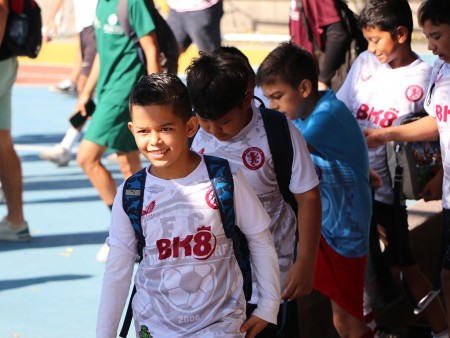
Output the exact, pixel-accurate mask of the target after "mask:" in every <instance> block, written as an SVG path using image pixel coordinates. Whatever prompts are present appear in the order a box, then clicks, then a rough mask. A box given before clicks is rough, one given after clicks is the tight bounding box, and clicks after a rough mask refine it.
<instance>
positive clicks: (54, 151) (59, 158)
mask: <svg viewBox="0 0 450 338" xmlns="http://www.w3.org/2000/svg"><path fill="white" fill-rule="evenodd" d="M39 157H40V158H41V159H43V160H47V161H50V162H53V163H56V164H57V165H58V166H59V167H67V166H68V165H69V162H70V160H71V159H72V153H71V152H70V151H68V150H67V149H65V148H63V146H62V145H60V144H55V145H54V146H53V147H51V148H48V149H45V150H43V151H41V153H40V154H39Z"/></svg>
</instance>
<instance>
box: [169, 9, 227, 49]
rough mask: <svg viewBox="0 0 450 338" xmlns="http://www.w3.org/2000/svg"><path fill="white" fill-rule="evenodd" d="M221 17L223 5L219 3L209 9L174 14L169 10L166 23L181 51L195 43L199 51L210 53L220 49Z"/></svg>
mask: <svg viewBox="0 0 450 338" xmlns="http://www.w3.org/2000/svg"><path fill="white" fill-rule="evenodd" d="M222 15H223V3H222V1H219V2H218V3H217V4H215V5H214V6H211V7H209V8H206V9H203V10H199V11H192V12H176V11H174V10H172V9H170V12H169V16H168V18H167V23H168V24H169V26H170V28H171V29H172V31H173V34H174V35H175V38H176V40H177V42H178V45H179V46H180V50H181V51H185V50H186V49H187V48H188V47H189V46H190V45H191V43H192V42H193V43H195V44H196V45H197V48H198V50H199V51H205V52H212V51H213V50H214V49H217V48H219V47H220V44H221V36H220V19H221V18H222Z"/></svg>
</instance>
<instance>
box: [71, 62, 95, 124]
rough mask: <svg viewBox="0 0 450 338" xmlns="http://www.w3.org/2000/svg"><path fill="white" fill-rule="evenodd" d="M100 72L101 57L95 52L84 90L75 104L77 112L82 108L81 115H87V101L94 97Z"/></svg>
mask: <svg viewBox="0 0 450 338" xmlns="http://www.w3.org/2000/svg"><path fill="white" fill-rule="evenodd" d="M99 74H100V57H99V54H98V53H97V54H95V58H94V62H93V63H92V68H91V71H90V72H89V76H88V78H87V80H86V83H85V85H84V87H83V91H82V92H81V93H79V94H78V102H77V104H76V106H75V112H78V111H80V110H81V115H83V116H86V115H87V114H86V108H85V105H86V103H87V102H88V101H89V100H90V99H91V98H92V96H93V95H94V91H95V86H96V85H97V81H98V76H99Z"/></svg>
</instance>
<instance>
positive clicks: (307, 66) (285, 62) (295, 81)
mask: <svg viewBox="0 0 450 338" xmlns="http://www.w3.org/2000/svg"><path fill="white" fill-rule="evenodd" d="M305 79H306V80H309V81H311V83H312V85H313V87H314V88H315V89H317V82H318V70H317V65H316V61H315V59H314V57H313V56H312V55H311V53H309V52H308V51H307V50H306V49H304V48H302V47H300V46H297V45H296V44H294V43H292V42H283V43H281V44H279V45H278V47H276V48H275V49H274V50H273V51H271V52H270V53H269V55H267V56H266V58H265V59H264V61H263V62H262V63H261V65H260V66H259V68H258V71H257V72H256V84H257V85H258V86H262V85H264V84H271V83H274V82H276V81H282V82H285V83H287V84H289V85H290V86H292V87H293V88H296V87H298V85H299V84H300V82H302V81H303V80H305Z"/></svg>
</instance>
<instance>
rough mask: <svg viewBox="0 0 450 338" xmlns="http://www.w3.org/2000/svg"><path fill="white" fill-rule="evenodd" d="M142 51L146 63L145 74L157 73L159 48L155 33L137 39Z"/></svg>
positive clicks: (158, 70)
mask: <svg viewBox="0 0 450 338" xmlns="http://www.w3.org/2000/svg"><path fill="white" fill-rule="evenodd" d="M139 43H140V44H141V47H142V50H143V51H144V54H145V60H146V62H147V74H152V73H159V72H160V71H161V67H160V63H159V46H158V40H157V38H156V31H154V30H153V31H151V32H150V33H148V34H146V35H144V36H142V37H141V38H140V39H139Z"/></svg>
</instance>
